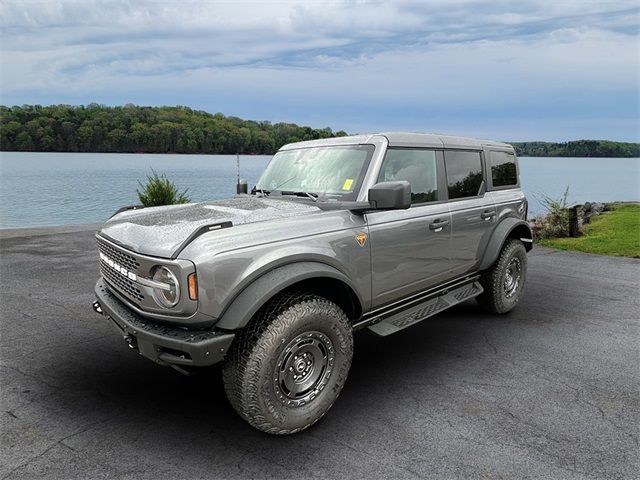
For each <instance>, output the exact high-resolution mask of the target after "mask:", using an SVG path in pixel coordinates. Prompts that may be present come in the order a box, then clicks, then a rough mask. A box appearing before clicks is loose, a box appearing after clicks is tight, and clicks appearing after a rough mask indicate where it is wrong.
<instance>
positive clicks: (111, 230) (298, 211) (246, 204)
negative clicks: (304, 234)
mask: <svg viewBox="0 0 640 480" xmlns="http://www.w3.org/2000/svg"><path fill="white" fill-rule="evenodd" d="M319 212H320V209H319V208H318V207H316V206H314V205H308V204H306V203H302V202H296V201H292V200H280V199H275V198H260V197H255V196H252V195H239V196H237V197H235V198H230V199H225V200H215V201H210V202H202V203H188V204H185V205H170V206H165V207H151V208H144V209H139V210H127V211H124V212H122V213H119V214H117V215H115V216H113V217H112V218H110V219H109V220H108V221H107V222H106V223H105V224H104V225H103V227H102V229H101V230H100V232H99V233H100V235H102V236H104V237H106V238H108V239H110V240H112V241H113V242H115V243H117V244H119V245H121V246H123V247H125V248H127V249H130V250H133V251H135V252H138V253H141V254H144V255H150V256H155V257H163V258H171V257H172V256H173V255H174V254H175V253H176V252H177V251H179V250H181V247H182V246H183V244H184V243H185V242H186V241H187V240H188V239H189V237H190V236H191V235H192V234H193V233H194V232H195V231H197V230H198V229H200V228H201V227H204V226H206V225H213V224H218V223H224V222H231V223H232V225H242V224H247V223H257V222H264V221H267V220H274V219H280V218H287V217H294V216H298V215H308V214H312V213H319ZM231 228H233V227H231Z"/></svg>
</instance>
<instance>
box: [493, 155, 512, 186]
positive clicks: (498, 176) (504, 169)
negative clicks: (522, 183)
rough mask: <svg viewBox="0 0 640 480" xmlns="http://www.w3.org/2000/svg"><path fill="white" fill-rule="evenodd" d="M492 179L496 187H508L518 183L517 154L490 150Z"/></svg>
mask: <svg viewBox="0 0 640 480" xmlns="http://www.w3.org/2000/svg"><path fill="white" fill-rule="evenodd" d="M489 157H490V158H491V179H492V181H493V186H494V187H506V186H510V185H517V184H518V171H517V169H516V156H515V155H514V154H513V153H509V152H493V151H492V152H490V153H489Z"/></svg>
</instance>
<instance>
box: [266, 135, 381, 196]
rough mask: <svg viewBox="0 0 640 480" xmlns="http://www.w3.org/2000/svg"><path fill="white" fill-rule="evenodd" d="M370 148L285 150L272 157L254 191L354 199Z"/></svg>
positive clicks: (367, 163) (354, 146)
mask: <svg viewBox="0 0 640 480" xmlns="http://www.w3.org/2000/svg"><path fill="white" fill-rule="evenodd" d="M373 148H374V147H373V145H352V146H339V147H312V148H300V149H296V150H284V151H281V152H278V153H276V154H275V155H274V157H273V158H272V159H271V162H269V165H267V168H266V169H265V171H264V173H263V174H262V176H261V177H260V179H259V180H258V182H257V183H256V186H255V190H258V191H260V190H262V191H264V192H265V193H268V192H273V191H279V192H282V193H283V194H286V193H287V192H289V193H301V192H306V193H310V194H314V195H327V196H337V197H340V198H341V199H343V200H353V199H355V197H356V195H357V193H358V189H359V188H360V185H361V184H362V180H363V177H364V174H365V172H366V170H367V167H368V165H369V160H370V159H371V155H372V154H373Z"/></svg>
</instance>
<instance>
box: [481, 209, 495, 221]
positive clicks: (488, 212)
mask: <svg viewBox="0 0 640 480" xmlns="http://www.w3.org/2000/svg"><path fill="white" fill-rule="evenodd" d="M495 216H496V212H492V211H491V210H485V211H484V212H482V213H481V214H480V218H481V219H483V220H491V219H492V218H493V217H495Z"/></svg>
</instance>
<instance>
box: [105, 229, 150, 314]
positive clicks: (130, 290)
mask: <svg viewBox="0 0 640 480" xmlns="http://www.w3.org/2000/svg"><path fill="white" fill-rule="evenodd" d="M96 243H97V244H98V250H99V251H100V253H102V254H104V255H106V256H107V257H108V258H109V259H110V260H113V261H114V262H115V263H117V264H118V265H119V266H120V267H124V268H125V269H126V270H128V271H129V272H132V273H135V274H137V273H138V269H139V268H140V263H139V262H138V260H136V258H135V257H134V256H133V255H129V254H128V253H126V252H123V251H122V250H120V249H119V248H116V247H114V246H113V245H110V244H109V243H107V242H105V241H104V240H102V239H101V238H100V237H96ZM100 272H101V273H102V277H103V278H104V279H105V280H106V281H107V282H108V283H109V285H111V287H113V288H114V289H115V290H117V291H118V292H119V293H121V294H122V295H124V296H125V297H127V298H128V299H129V300H131V301H133V302H135V303H140V302H142V301H143V300H144V294H143V293H142V290H141V289H140V286H139V285H138V284H137V283H135V282H134V281H133V280H131V279H130V278H127V276H126V275H123V274H121V273H120V272H119V271H116V270H114V268H113V267H111V266H109V265H108V264H107V263H106V262H105V261H104V260H102V259H101V260H100Z"/></svg>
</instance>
